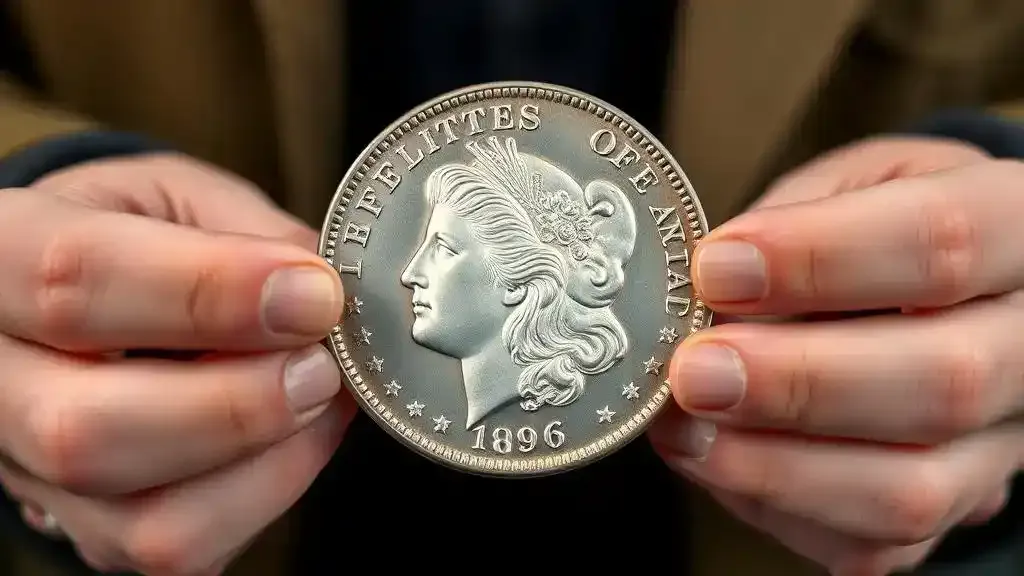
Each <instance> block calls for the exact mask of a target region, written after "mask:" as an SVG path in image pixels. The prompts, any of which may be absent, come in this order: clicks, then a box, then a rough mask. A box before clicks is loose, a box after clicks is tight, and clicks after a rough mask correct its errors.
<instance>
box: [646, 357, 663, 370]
mask: <svg viewBox="0 0 1024 576" xmlns="http://www.w3.org/2000/svg"><path fill="white" fill-rule="evenodd" d="M659 371H661V362H658V361H657V360H655V359H654V356H651V357H650V358H649V359H647V360H644V372H647V373H648V374H657V373H658V372H659Z"/></svg>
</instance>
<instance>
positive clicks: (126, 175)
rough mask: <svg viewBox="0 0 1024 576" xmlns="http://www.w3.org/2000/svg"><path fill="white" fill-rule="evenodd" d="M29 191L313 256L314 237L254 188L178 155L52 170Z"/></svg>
mask: <svg viewBox="0 0 1024 576" xmlns="http://www.w3.org/2000/svg"><path fill="white" fill-rule="evenodd" d="M33 188H35V189H37V190H40V191H44V192H50V193H54V194H56V195H59V196H61V197H64V198H66V199H68V200H72V201H74V202H77V203H79V204H84V205H86V206H89V207H91V208H98V209H101V210H109V211H113V212H125V213H132V214H141V215H144V216H149V217H151V218H157V219H160V220H165V221H168V222H173V223H175V224H181V225H185V226H191V227H195V228H201V229H204V230H209V231H211V232H226V233H234V234H245V235H253V236H260V237H263V238H272V239H280V240H284V241H286V242H289V243H291V244H296V245H299V246H302V247H303V248H306V249H307V250H310V251H313V252H315V251H316V244H317V233H316V232H315V231H314V230H312V229H310V228H309V227H308V226H306V225H305V224H304V223H302V221H300V220H299V219H297V218H295V217H294V216H292V215H290V214H288V213H287V212H285V211H283V210H281V209H280V208H278V207H276V206H275V205H274V204H273V203H272V202H271V201H270V200H269V198H267V196H266V195H265V194H264V193H263V192H262V191H261V190H259V188H258V187H257V186H256V185H255V184H253V183H251V182H249V181H247V180H245V179H243V178H241V177H238V176H236V175H234V174H231V173H229V172H227V171H225V170H221V169H219V168H217V167H215V166H213V165H211V164H207V163H205V162H202V161H200V160H197V159H195V158H191V157H188V156H184V155H180V154H173V153H156V154H147V155H139V156H131V157H119V158H109V159H103V160H96V161H92V162H86V163H82V164H78V165H75V166H71V167H69V168H65V169H63V170H58V171H55V172H53V173H51V174H50V175H48V176H46V177H44V178H43V179H41V180H39V181H37V182H36V183H35V184H34V185H33Z"/></svg>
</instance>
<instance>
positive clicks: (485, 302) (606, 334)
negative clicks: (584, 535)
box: [401, 137, 637, 429]
mask: <svg viewBox="0 0 1024 576" xmlns="http://www.w3.org/2000/svg"><path fill="white" fill-rule="evenodd" d="M466 148H467V150H468V151H469V152H470V154H471V155H472V158H473V160H472V162H469V163H458V162H456V163H450V164H445V165H443V166H441V167H439V168H437V169H436V170H434V171H433V172H432V173H431V174H430V175H429V176H428V178H427V180H426V182H425V184H424V188H423V192H424V195H425V197H426V201H427V204H428V208H429V212H428V214H429V218H428V221H427V225H426V229H425V231H424V234H423V236H422V239H421V242H420V244H419V246H418V248H417V249H416V251H415V253H414V254H413V255H412V258H411V259H410V260H409V262H408V264H407V265H406V267H405V269H404V270H403V272H402V275H401V282H402V284H403V285H404V286H405V287H406V288H408V289H410V290H411V292H412V294H411V301H412V313H413V322H412V329H411V331H412V338H413V340H414V341H415V342H416V343H417V344H419V345H420V346H423V347H425V348H428V349H430V350H433V351H435V352H438V353H441V354H444V355H446V356H449V357H451V358H453V359H456V360H458V361H459V362H460V363H461V368H462V376H463V385H464V386H465V395H466V411H467V414H466V428H467V429H469V428H470V427H472V426H473V425H475V424H476V423H478V422H479V421H480V420H482V419H483V418H484V417H486V416H487V415H489V414H491V413H493V412H495V411H496V410H498V409H501V408H503V407H505V406H508V405H510V404H511V403H513V402H518V404H519V406H520V407H521V408H522V409H523V410H526V411H529V412H533V411H536V410H539V409H541V408H543V407H544V406H568V405H569V404H571V403H573V402H574V401H576V400H578V399H579V398H580V397H581V396H582V395H583V394H584V391H585V390H586V387H587V379H588V377H591V376H594V375H598V374H601V373H603V372H605V371H607V370H609V369H610V368H612V367H613V366H615V365H616V364H617V363H618V362H619V361H621V360H622V358H623V357H624V356H625V355H626V353H627V351H628V348H629V339H628V337H627V334H626V330H625V328H624V327H623V325H622V323H621V321H620V320H619V318H618V317H617V316H616V314H615V312H614V310H613V309H612V305H613V303H614V301H615V298H616V297H617V296H618V294H619V292H620V291H621V290H622V288H623V286H624V285H625V281H626V275H625V272H626V270H625V269H626V264H627V262H628V261H629V258H630V257H631V256H632V254H633V249H634V244H635V242H636V233H637V223H636V216H635V214H634V211H633V208H632V206H631V205H630V203H629V199H628V198H627V197H626V195H625V194H624V193H623V191H622V190H621V189H620V188H619V187H617V186H615V185H614V184H612V183H611V182H608V181H605V180H594V181H591V182H588V183H585V185H581V184H580V183H578V182H577V181H576V180H574V179H573V177H572V176H570V175H569V174H567V173H566V172H565V171H563V170H562V169H560V168H559V167H557V166H555V165H553V164H551V163H550V162H547V161H546V160H544V159H542V158H539V157H536V156H532V155H529V154H525V153H523V152H520V151H519V150H518V148H517V146H516V142H515V140H514V139H512V138H507V139H505V140H504V141H503V142H502V141H499V140H498V139H497V138H495V137H489V138H487V139H486V141H483V142H469V143H467V144H466Z"/></svg>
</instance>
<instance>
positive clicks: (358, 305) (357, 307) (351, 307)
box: [345, 296, 365, 316]
mask: <svg viewBox="0 0 1024 576" xmlns="http://www.w3.org/2000/svg"><path fill="white" fill-rule="evenodd" d="M363 304H365V302H363V301H362V300H360V299H359V297H358V296H353V297H351V298H349V299H348V301H347V302H345V315H346V316H351V315H353V314H362V313H363Z"/></svg>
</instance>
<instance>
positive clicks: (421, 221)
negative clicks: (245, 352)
mask: <svg viewBox="0 0 1024 576" xmlns="http://www.w3.org/2000/svg"><path fill="white" fill-rule="evenodd" d="M706 233H707V223H706V221H705V218H704V215H703V213H702V211H701V208H700V203H699V201H698V199H697V196H696V195H695V193H694V191H693V189H692V188H691V186H690V183H689V182H688V180H687V178H686V176H685V175H684V174H683V172H682V170H681V168H680V167H679V166H678V165H677V163H676V161H675V160H674V159H673V158H672V157H671V156H670V155H669V154H668V152H667V151H666V150H665V148H664V147H663V146H662V145H661V144H660V143H659V142H657V141H656V140H655V139H654V137H653V136H652V135H651V134H650V133H648V132H647V131H646V130H645V129H644V128H643V127H641V126H639V125H637V124H636V123H635V122H634V121H633V120H631V119H630V118H628V117H627V116H626V115H625V114H623V113H622V112H620V111H618V110H616V109H615V108H613V107H612V106H610V105H608V104H606V103H604V102H601V101H599V100H597V99H595V98H592V97H591V96H588V95H587V94H583V93H580V92H576V91H573V90H570V89H567V88H563V87H559V86H553V85H548V84H531V83H522V82H517V83H496V84H488V85H482V86H472V87H468V88H465V89H463V90H460V91H457V92H452V93H449V94H446V95H443V96H440V97H438V98H437V99H435V100H433V101H430V102H427V103H425V104H423V105H422V106H421V107H420V108H419V109H417V110H414V111H413V112H411V113H410V114H409V115H408V117H405V118H401V119H400V120H399V121H398V122H396V123H394V124H393V125H392V126H390V127H389V128H388V129H387V130H385V131H384V132H382V133H381V134H380V135H379V137H378V138H377V139H376V140H375V141H374V142H373V143H372V144H371V145H370V146H369V147H367V148H366V149H365V150H364V151H363V153H362V154H361V155H360V156H359V157H358V158H357V159H356V161H355V162H354V164H353V166H352V167H351V168H350V169H349V171H348V173H347V174H346V175H345V178H344V180H343V181H342V182H341V183H340V185H339V186H338V189H337V191H336V193H335V195H334V198H333V200H332V203H331V206H330V211H329V212H328V214H327V217H326V219H325V221H324V225H323V229H322V231H321V235H320V246H319V250H320V254H321V256H323V257H324V258H325V259H326V260H327V261H328V262H329V263H330V264H331V265H332V266H333V267H334V268H335V269H336V270H337V271H338V273H339V274H340V276H341V279H342V282H343V284H344V286H345V292H346V295H347V297H348V301H347V302H346V303H345V313H344V317H343V318H341V320H340V322H339V324H338V325H337V327H336V328H335V329H334V331H333V333H332V335H331V337H330V345H331V347H332V349H333V352H334V354H335V356H336V358H337V360H338V362H339V365H340V366H341V368H342V371H343V373H344V378H345V381H346V384H347V385H348V387H349V388H350V390H351V392H352V393H353V394H354V396H355V397H356V398H357V399H358V401H359V403H360V404H361V406H362V408H363V409H364V410H365V411H366V412H368V413H369V414H370V416H371V417H373V418H374V419H375V420H376V421H377V423H378V424H380V425H381V426H382V427H383V428H384V429H385V430H387V431H388V432H389V433H391V434H392V435H393V436H394V437H395V438H396V439H397V440H398V441H400V442H403V443H405V444H406V445H407V446H408V447H410V448H411V449H413V450H415V451H417V452H419V453H420V454H422V455H424V456H427V457H429V458H432V459H434V460H436V461H438V462H440V463H443V464H445V465H448V466H452V467H455V468H457V469H460V470H463V471H466V472H471V473H478V474H485V475H501V476H538V475H546V474H553V473H557V472H562V471H566V470H570V469H574V468H578V467H580V466H583V465H586V464H587V463H590V462H593V461H595V460H597V459H600V458H602V457H604V456H607V455H608V454H610V453H612V452H614V451H615V450H617V449H618V448H620V447H622V446H624V445H625V444H626V443H628V442H630V441H631V440H633V439H634V438H635V437H637V436H638V435H639V434H640V433H641V432H642V431H643V430H644V429H645V427H646V426H647V424H648V423H650V422H651V420H652V419H653V418H654V417H655V416H656V415H657V413H658V412H659V411H660V409H661V408H662V407H663V406H665V405H666V404H667V403H668V402H671V401H672V400H671V392H670V390H669V386H668V383H667V378H668V373H667V362H668V360H669V358H670V357H671V354H672V351H673V350H674V349H675V347H676V346H677V345H678V344H679V342H680V341H681V340H682V339H683V338H686V337H687V336H689V335H690V334H693V333H695V332H696V331H698V330H700V329H702V328H704V327H706V326H708V325H709V324H710V322H711V313H710V311H709V310H708V309H707V308H706V307H705V305H704V304H703V303H702V302H701V301H700V300H698V299H697V298H696V296H695V294H694V291H693V286H692V284H691V281H690V256H691V254H692V253H693V248H694V246H695V242H697V241H698V240H699V239H700V238H701V237H702V236H703V235H704V234H706Z"/></svg>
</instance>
